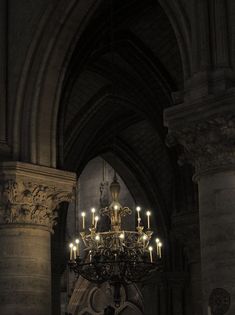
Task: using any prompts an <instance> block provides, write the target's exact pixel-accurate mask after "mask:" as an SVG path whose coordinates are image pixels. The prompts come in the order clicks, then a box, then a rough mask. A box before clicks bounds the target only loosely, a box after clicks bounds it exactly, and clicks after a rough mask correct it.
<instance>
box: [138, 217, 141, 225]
mask: <svg viewBox="0 0 235 315" xmlns="http://www.w3.org/2000/svg"><path fill="white" fill-rule="evenodd" d="M137 221H138V227H139V226H140V221H141V218H138V219H137Z"/></svg>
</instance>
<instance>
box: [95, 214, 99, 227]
mask: <svg viewBox="0 0 235 315" xmlns="http://www.w3.org/2000/svg"><path fill="white" fill-rule="evenodd" d="M98 221H99V217H98V216H96V217H95V229H96V228H97V223H98Z"/></svg>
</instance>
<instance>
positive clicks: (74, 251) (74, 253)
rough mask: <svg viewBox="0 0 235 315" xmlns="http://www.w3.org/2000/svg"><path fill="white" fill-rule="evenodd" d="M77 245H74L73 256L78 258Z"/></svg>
mask: <svg viewBox="0 0 235 315" xmlns="http://www.w3.org/2000/svg"><path fill="white" fill-rule="evenodd" d="M76 252H77V247H76V246H73V258H74V259H76V258H77V253H76Z"/></svg>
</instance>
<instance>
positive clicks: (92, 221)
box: [91, 208, 95, 226]
mask: <svg viewBox="0 0 235 315" xmlns="http://www.w3.org/2000/svg"><path fill="white" fill-rule="evenodd" d="M91 213H92V219H91V224H92V225H93V226H94V225H95V208H92V209H91Z"/></svg>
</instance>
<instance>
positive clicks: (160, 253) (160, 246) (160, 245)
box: [158, 242, 162, 258]
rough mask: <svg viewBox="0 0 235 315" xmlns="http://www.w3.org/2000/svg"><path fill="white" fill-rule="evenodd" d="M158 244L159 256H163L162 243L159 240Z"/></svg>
mask: <svg viewBox="0 0 235 315" xmlns="http://www.w3.org/2000/svg"><path fill="white" fill-rule="evenodd" d="M158 246H159V257H160V258H162V243H161V242H159V244H158Z"/></svg>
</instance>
